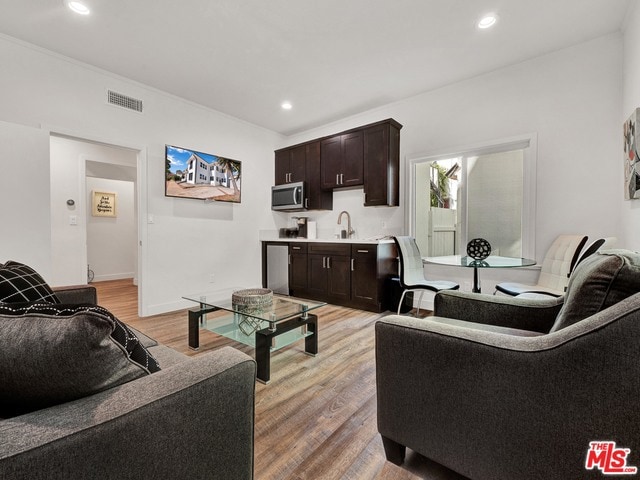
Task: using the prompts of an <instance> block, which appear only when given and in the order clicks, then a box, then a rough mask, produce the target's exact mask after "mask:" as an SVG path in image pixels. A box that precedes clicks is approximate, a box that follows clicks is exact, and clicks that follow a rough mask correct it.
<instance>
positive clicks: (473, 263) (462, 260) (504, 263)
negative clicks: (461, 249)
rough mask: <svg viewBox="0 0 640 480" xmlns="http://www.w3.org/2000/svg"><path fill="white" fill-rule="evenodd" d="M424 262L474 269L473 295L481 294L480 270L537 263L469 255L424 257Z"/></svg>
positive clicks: (510, 258)
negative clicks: (476, 257) (478, 257)
mask: <svg viewBox="0 0 640 480" xmlns="http://www.w3.org/2000/svg"><path fill="white" fill-rule="evenodd" d="M422 261H423V263H432V264H436V265H449V266H454V267H467V268H473V288H472V292H473V293H481V288H480V278H479V275H478V269H479V268H516V267H531V266H533V265H535V264H536V261H535V260H533V259H530V258H522V257H503V256H500V255H489V256H488V257H486V258H483V259H475V258H472V257H469V256H467V255H464V256H463V255H443V256H439V257H422Z"/></svg>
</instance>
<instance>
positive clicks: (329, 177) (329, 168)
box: [320, 135, 342, 189]
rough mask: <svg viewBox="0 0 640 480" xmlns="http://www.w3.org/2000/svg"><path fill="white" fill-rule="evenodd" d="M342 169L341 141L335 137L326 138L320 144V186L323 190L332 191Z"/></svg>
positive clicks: (336, 184)
mask: <svg viewBox="0 0 640 480" xmlns="http://www.w3.org/2000/svg"><path fill="white" fill-rule="evenodd" d="M341 168H342V139H341V136H340V135H338V136H336V137H331V138H327V139H325V140H322V142H321V143H320V170H321V179H320V180H321V182H320V186H321V188H324V189H332V188H335V187H337V186H338V180H339V178H340V177H339V175H340V171H341Z"/></svg>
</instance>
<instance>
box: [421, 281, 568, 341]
mask: <svg viewBox="0 0 640 480" xmlns="http://www.w3.org/2000/svg"><path fill="white" fill-rule="evenodd" d="M563 302H564V297H560V298H554V297H549V298H548V299H543V300H538V299H536V300H531V299H524V298H515V297H504V296H499V295H487V294H481V293H468V292H458V291H441V292H438V293H437V294H436V296H435V299H434V308H433V310H434V312H433V313H434V315H436V316H438V317H447V318H456V319H458V320H466V321H469V322H475V323H485V324H490V325H499V326H503V327H509V328H516V329H521V330H531V331H534V332H543V333H547V332H549V330H551V327H552V326H553V323H554V322H555V319H556V317H557V316H558V313H559V312H560V309H561V308H562V305H563Z"/></svg>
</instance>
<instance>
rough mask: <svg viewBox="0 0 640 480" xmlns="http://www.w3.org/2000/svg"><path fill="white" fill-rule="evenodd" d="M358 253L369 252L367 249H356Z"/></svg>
mask: <svg viewBox="0 0 640 480" xmlns="http://www.w3.org/2000/svg"><path fill="white" fill-rule="evenodd" d="M358 253H369V250H358Z"/></svg>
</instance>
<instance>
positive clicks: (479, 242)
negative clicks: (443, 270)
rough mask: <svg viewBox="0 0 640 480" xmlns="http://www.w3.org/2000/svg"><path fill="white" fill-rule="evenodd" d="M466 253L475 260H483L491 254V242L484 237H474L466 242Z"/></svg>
mask: <svg viewBox="0 0 640 480" xmlns="http://www.w3.org/2000/svg"><path fill="white" fill-rule="evenodd" d="M467 255H469V256H470V257H471V258H473V259H475V260H484V259H485V258H487V257H488V256H489V255H491V244H490V243H489V242H487V241H486V240H485V239H484V238H474V239H473V240H471V241H470V242H469V243H468V244H467Z"/></svg>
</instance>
